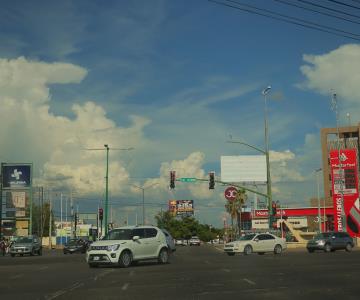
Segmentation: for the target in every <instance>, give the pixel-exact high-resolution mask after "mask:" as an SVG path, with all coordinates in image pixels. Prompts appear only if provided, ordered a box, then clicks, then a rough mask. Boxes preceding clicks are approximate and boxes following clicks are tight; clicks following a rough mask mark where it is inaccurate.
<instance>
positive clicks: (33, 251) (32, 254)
mask: <svg viewBox="0 0 360 300" xmlns="http://www.w3.org/2000/svg"><path fill="white" fill-rule="evenodd" d="M35 254H36V252H35V249H34V248H32V249H31V252H30V255H31V256H34V255H35Z"/></svg>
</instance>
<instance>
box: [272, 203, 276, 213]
mask: <svg viewBox="0 0 360 300" xmlns="http://www.w3.org/2000/svg"><path fill="white" fill-rule="evenodd" d="M271 215H272V216H276V202H274V201H273V202H272V203H271Z"/></svg>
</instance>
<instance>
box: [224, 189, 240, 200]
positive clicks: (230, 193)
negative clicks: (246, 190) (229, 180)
mask: <svg viewBox="0 0 360 300" xmlns="http://www.w3.org/2000/svg"><path fill="white" fill-rule="evenodd" d="M237 192H238V190H237V188H236V187H233V186H229V187H228V188H227V189H226V190H225V192H224V196H225V198H226V200H228V201H234V200H235V199H236V195H237Z"/></svg>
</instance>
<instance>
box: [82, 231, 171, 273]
mask: <svg viewBox="0 0 360 300" xmlns="http://www.w3.org/2000/svg"><path fill="white" fill-rule="evenodd" d="M151 259H157V260H158V262H159V263H162V264H165V263H167V262H168V260H169V249H168V246H167V244H166V238H165V235H164V233H163V232H162V231H161V229H159V228H157V227H154V226H126V227H120V228H116V229H113V230H111V231H110V232H109V233H108V235H106V236H105V237H104V238H103V239H102V240H100V241H97V242H94V243H92V244H91V246H90V248H89V250H88V251H87V253H86V261H87V263H88V264H89V266H90V268H93V267H97V266H98V265H103V264H116V265H120V266H121V267H124V268H126V267H129V266H130V265H131V263H132V262H136V261H139V260H151Z"/></svg>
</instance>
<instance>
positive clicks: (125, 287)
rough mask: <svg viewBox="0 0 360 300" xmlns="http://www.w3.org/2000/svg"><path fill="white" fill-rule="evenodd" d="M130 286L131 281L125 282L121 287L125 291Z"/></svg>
mask: <svg viewBox="0 0 360 300" xmlns="http://www.w3.org/2000/svg"><path fill="white" fill-rule="evenodd" d="M128 287H129V283H125V284H124V285H123V286H122V287H121V289H122V290H123V291H126V290H127V288H128Z"/></svg>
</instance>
